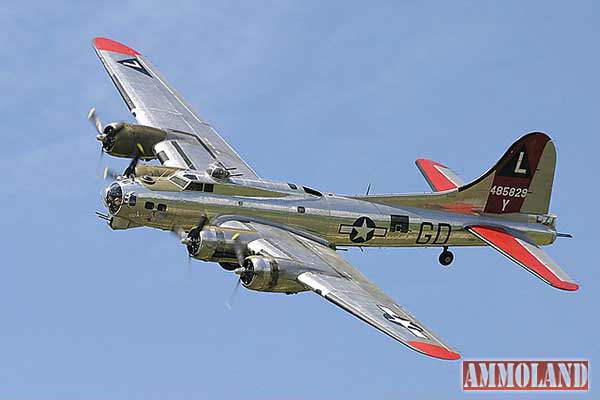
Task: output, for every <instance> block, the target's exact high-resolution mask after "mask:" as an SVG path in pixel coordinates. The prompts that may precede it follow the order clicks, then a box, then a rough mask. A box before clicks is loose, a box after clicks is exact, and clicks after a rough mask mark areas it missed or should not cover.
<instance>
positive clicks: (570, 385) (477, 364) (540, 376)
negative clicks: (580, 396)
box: [462, 360, 589, 391]
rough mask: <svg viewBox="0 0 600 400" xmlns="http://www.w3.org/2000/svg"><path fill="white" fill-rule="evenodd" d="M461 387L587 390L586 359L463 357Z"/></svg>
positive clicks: (587, 366)
mask: <svg viewBox="0 0 600 400" xmlns="http://www.w3.org/2000/svg"><path fill="white" fill-rule="evenodd" d="M462 388H463V390H473V391H474V390H564V391H587V390H589V362H588V361H587V360H574V361H571V360H464V361H463V363H462Z"/></svg>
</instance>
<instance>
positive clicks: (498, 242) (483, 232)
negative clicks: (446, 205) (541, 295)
mask: <svg viewBox="0 0 600 400" xmlns="http://www.w3.org/2000/svg"><path fill="white" fill-rule="evenodd" d="M467 230H468V231H469V232H471V233H472V234H473V235H475V236H477V237H478V238H479V239H481V240H483V241H484V242H485V243H487V244H488V245H490V246H491V247H493V248H494V249H496V250H498V251H499V252H500V253H502V254H503V255H504V256H506V257H508V258H509V259H511V260H512V261H514V262H516V263H517V264H519V265H520V266H521V267H523V268H525V269H526V270H527V271H529V272H531V273H532V274H534V275H535V276H537V277H538V278H540V279H541V280H543V281H544V282H546V283H547V284H549V285H551V286H553V287H555V288H558V289H562V290H568V291H575V290H577V289H579V285H578V284H577V283H576V282H575V281H574V280H573V279H571V278H570V277H569V275H567V274H566V273H565V272H564V271H563V270H562V269H561V268H560V267H559V266H558V264H556V263H555V262H554V261H553V260H552V259H551V258H550V257H549V256H548V255H547V254H546V253H545V252H544V251H543V250H542V249H540V248H539V247H538V246H536V245H535V244H533V243H530V242H529V241H527V240H525V239H521V238H518V237H516V236H513V235H511V234H510V233H508V232H507V231H505V230H503V229H501V228H496V227H487V226H470V227H467Z"/></svg>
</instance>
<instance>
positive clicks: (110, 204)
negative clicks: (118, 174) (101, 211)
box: [104, 182, 123, 215]
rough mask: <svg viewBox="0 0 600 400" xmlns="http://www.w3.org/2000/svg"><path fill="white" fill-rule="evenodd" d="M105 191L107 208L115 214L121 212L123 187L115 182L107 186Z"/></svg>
mask: <svg viewBox="0 0 600 400" xmlns="http://www.w3.org/2000/svg"><path fill="white" fill-rule="evenodd" d="M105 193H106V194H105V197H104V202H105V203H106V208H108V211H109V212H110V213H111V214H113V215H114V214H116V213H117V212H119V209H120V208H121V205H122V204H123V189H121V185H119V184H118V183H116V182H114V183H112V184H111V185H110V186H108V187H107V188H106V190H105Z"/></svg>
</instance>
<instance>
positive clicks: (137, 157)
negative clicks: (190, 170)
mask: <svg viewBox="0 0 600 400" xmlns="http://www.w3.org/2000/svg"><path fill="white" fill-rule="evenodd" d="M138 161H140V153H139V152H137V153H136V154H135V157H133V159H132V160H131V162H130V163H129V165H128V166H127V168H126V169H125V172H123V175H124V176H135V167H137V164H138Z"/></svg>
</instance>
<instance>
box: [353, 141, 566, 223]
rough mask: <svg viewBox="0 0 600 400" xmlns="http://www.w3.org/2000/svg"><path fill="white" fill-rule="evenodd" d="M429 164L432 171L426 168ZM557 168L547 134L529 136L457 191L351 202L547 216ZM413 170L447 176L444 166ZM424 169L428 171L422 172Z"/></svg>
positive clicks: (434, 175)
mask: <svg viewBox="0 0 600 400" xmlns="http://www.w3.org/2000/svg"><path fill="white" fill-rule="evenodd" d="M424 162H425V163H424ZM427 162H428V163H430V164H431V165H430V166H431V167H433V168H428V167H429V166H428V165H426V164H427ZM419 163H421V164H422V165H419ZM555 164H556V149H555V148H554V143H552V140H551V139H550V138H549V137H548V135H546V134H545V133H541V132H533V133H528V134H527V135H525V136H523V137H522V138H520V139H519V140H517V141H516V142H515V143H513V144H512V146H510V148H509V149H508V150H507V151H506V153H504V155H503V156H502V158H500V161H498V162H497V163H496V165H494V166H493V167H492V168H491V169H490V170H489V171H488V172H486V173H485V174H483V175H482V176H481V177H480V178H478V179H476V180H474V181H473V182H471V183H467V184H466V185H462V186H458V188H456V189H453V188H452V187H443V188H441V189H443V190H444V191H443V192H439V193H427V194H408V195H403V194H391V195H370V196H353V198H355V199H360V200H365V201H370V202H374V203H381V204H387V205H392V206H399V207H403V206H405V207H420V208H431V209H438V210H445V211H452V212H456V213H467V214H480V213H489V214H509V213H525V214H547V213H548V207H549V206H550V194H551V192H552V182H553V180H554V167H555ZM417 165H418V166H419V169H421V171H422V172H423V173H424V174H425V176H426V177H428V180H430V177H434V178H435V177H445V178H448V177H449V176H451V175H450V174H449V173H448V171H449V170H448V169H447V167H445V166H443V165H441V164H439V163H435V162H432V161H428V160H417ZM423 166H425V167H427V168H422V167H423ZM442 167H443V168H442ZM450 181H452V180H451V179H450ZM443 182H446V181H443ZM446 183H447V182H446ZM456 185H458V184H456ZM456 185H455V186H456ZM432 186H433V188H434V190H436V191H437V190H438V189H437V188H436V185H432Z"/></svg>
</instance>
